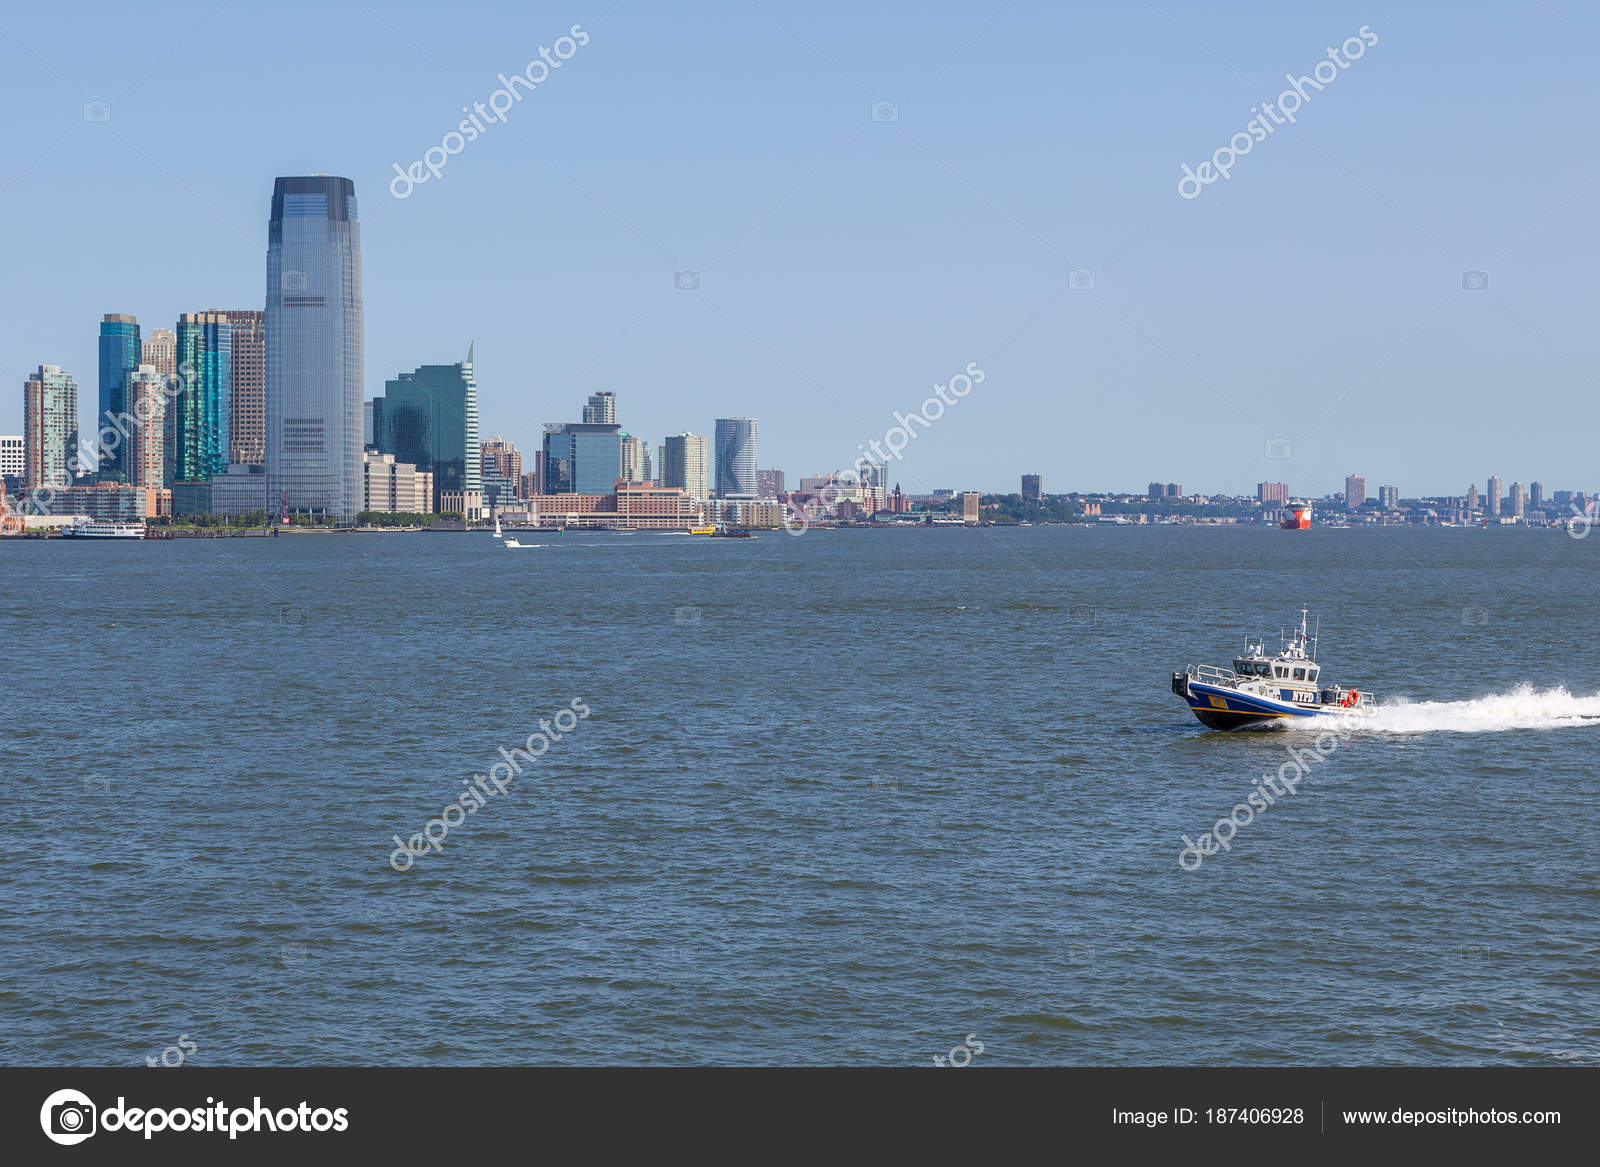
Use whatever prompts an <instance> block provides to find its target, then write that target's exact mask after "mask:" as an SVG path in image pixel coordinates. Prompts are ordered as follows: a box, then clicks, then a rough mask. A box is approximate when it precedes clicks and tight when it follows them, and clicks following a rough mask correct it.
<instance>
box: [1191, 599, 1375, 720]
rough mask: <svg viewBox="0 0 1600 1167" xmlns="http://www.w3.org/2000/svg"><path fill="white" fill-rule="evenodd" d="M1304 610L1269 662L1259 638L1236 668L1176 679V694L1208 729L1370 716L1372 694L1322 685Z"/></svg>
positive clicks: (1210, 668) (1204, 668) (1200, 670)
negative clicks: (1358, 714) (1342, 715)
mask: <svg viewBox="0 0 1600 1167" xmlns="http://www.w3.org/2000/svg"><path fill="white" fill-rule="evenodd" d="M1306 616H1307V609H1305V608H1302V609H1300V626H1299V627H1298V628H1296V629H1295V630H1294V632H1293V633H1292V634H1290V635H1289V636H1288V637H1285V638H1284V639H1283V642H1282V646H1281V648H1280V649H1279V651H1278V652H1277V654H1276V655H1273V656H1268V655H1267V652H1266V648H1265V644H1264V642H1263V641H1262V640H1261V639H1260V638H1256V639H1254V640H1248V639H1247V640H1246V641H1245V648H1244V652H1243V653H1242V654H1240V655H1239V656H1238V657H1235V658H1234V662H1233V668H1231V669H1224V668H1218V667H1216V666H1214V665H1190V666H1189V667H1188V668H1186V669H1185V670H1184V671H1183V672H1181V673H1173V674H1172V691H1173V692H1174V693H1176V694H1177V695H1178V696H1179V697H1182V698H1183V699H1184V701H1186V702H1187V703H1188V705H1189V708H1190V709H1191V710H1193V711H1194V715H1195V717H1197V718H1199V719H1200V724H1201V725H1204V726H1206V727H1207V728H1208V729H1224V730H1227V729H1243V728H1244V727H1245V726H1249V725H1263V724H1267V723H1270V722H1274V721H1285V720H1292V719H1295V718H1306V717H1327V716H1330V715H1333V714H1340V713H1353V712H1358V711H1360V712H1366V711H1370V710H1371V709H1372V708H1373V707H1374V706H1375V705H1376V704H1377V702H1376V700H1375V699H1374V698H1373V696H1372V694H1371V693H1363V692H1361V691H1360V690H1359V689H1345V688H1341V687H1340V686H1338V685H1323V684H1320V683H1319V680H1318V678H1319V676H1320V674H1321V672H1322V666H1321V665H1319V664H1317V663H1316V661H1317V638H1316V636H1315V634H1313V633H1310V632H1309V630H1308V628H1307V624H1306Z"/></svg>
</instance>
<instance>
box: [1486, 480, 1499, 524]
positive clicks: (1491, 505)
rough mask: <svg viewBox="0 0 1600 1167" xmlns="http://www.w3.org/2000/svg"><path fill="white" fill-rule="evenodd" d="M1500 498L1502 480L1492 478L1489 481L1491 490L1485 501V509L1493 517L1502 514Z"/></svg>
mask: <svg viewBox="0 0 1600 1167" xmlns="http://www.w3.org/2000/svg"><path fill="white" fill-rule="evenodd" d="M1500 498H1501V491H1500V479H1498V478H1494V477H1491V478H1490V479H1489V490H1488V492H1487V494H1486V496H1485V500H1484V507H1485V509H1486V510H1487V511H1488V512H1489V513H1490V514H1491V515H1498V514H1499V513H1500Z"/></svg>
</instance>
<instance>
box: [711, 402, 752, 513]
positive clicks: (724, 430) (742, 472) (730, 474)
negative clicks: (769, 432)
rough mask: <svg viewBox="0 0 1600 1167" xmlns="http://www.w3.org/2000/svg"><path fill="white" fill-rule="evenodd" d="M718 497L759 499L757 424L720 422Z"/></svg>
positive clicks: (737, 420) (746, 420) (733, 419)
mask: <svg viewBox="0 0 1600 1167" xmlns="http://www.w3.org/2000/svg"><path fill="white" fill-rule="evenodd" d="M716 435H717V497H718V498H755V497H756V422H755V419H754V418H751V417H719V418H717V428H716Z"/></svg>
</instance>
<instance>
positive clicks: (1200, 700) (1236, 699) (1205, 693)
mask: <svg viewBox="0 0 1600 1167" xmlns="http://www.w3.org/2000/svg"><path fill="white" fill-rule="evenodd" d="M1212 697H1217V698H1219V699H1220V700H1221V701H1222V702H1223V704H1222V705H1221V706H1218V705H1217V704H1216V703H1215V702H1213V701H1212ZM1188 700H1189V707H1190V708H1191V709H1193V710H1194V711H1195V712H1196V713H1236V714H1254V715H1255V716H1257V717H1262V718H1269V717H1316V716H1318V714H1319V713H1321V710H1318V709H1307V708H1305V707H1304V706H1299V705H1291V704H1289V703H1288V702H1280V701H1268V700H1266V699H1264V698H1261V697H1252V696H1248V695H1246V694H1244V693H1239V692H1236V691H1235V690H1233V689H1221V688H1217V687H1216V686H1214V685H1203V684H1200V683H1198V682H1195V681H1190V682H1189V699H1188Z"/></svg>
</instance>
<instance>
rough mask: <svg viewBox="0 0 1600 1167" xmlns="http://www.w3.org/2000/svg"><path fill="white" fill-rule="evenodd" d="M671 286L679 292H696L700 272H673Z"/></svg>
mask: <svg viewBox="0 0 1600 1167" xmlns="http://www.w3.org/2000/svg"><path fill="white" fill-rule="evenodd" d="M672 286H673V287H674V288H677V289H678V291H680V292H698V291H699V290H700V273H699V272H697V271H680V272H674V273H673V275H672Z"/></svg>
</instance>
